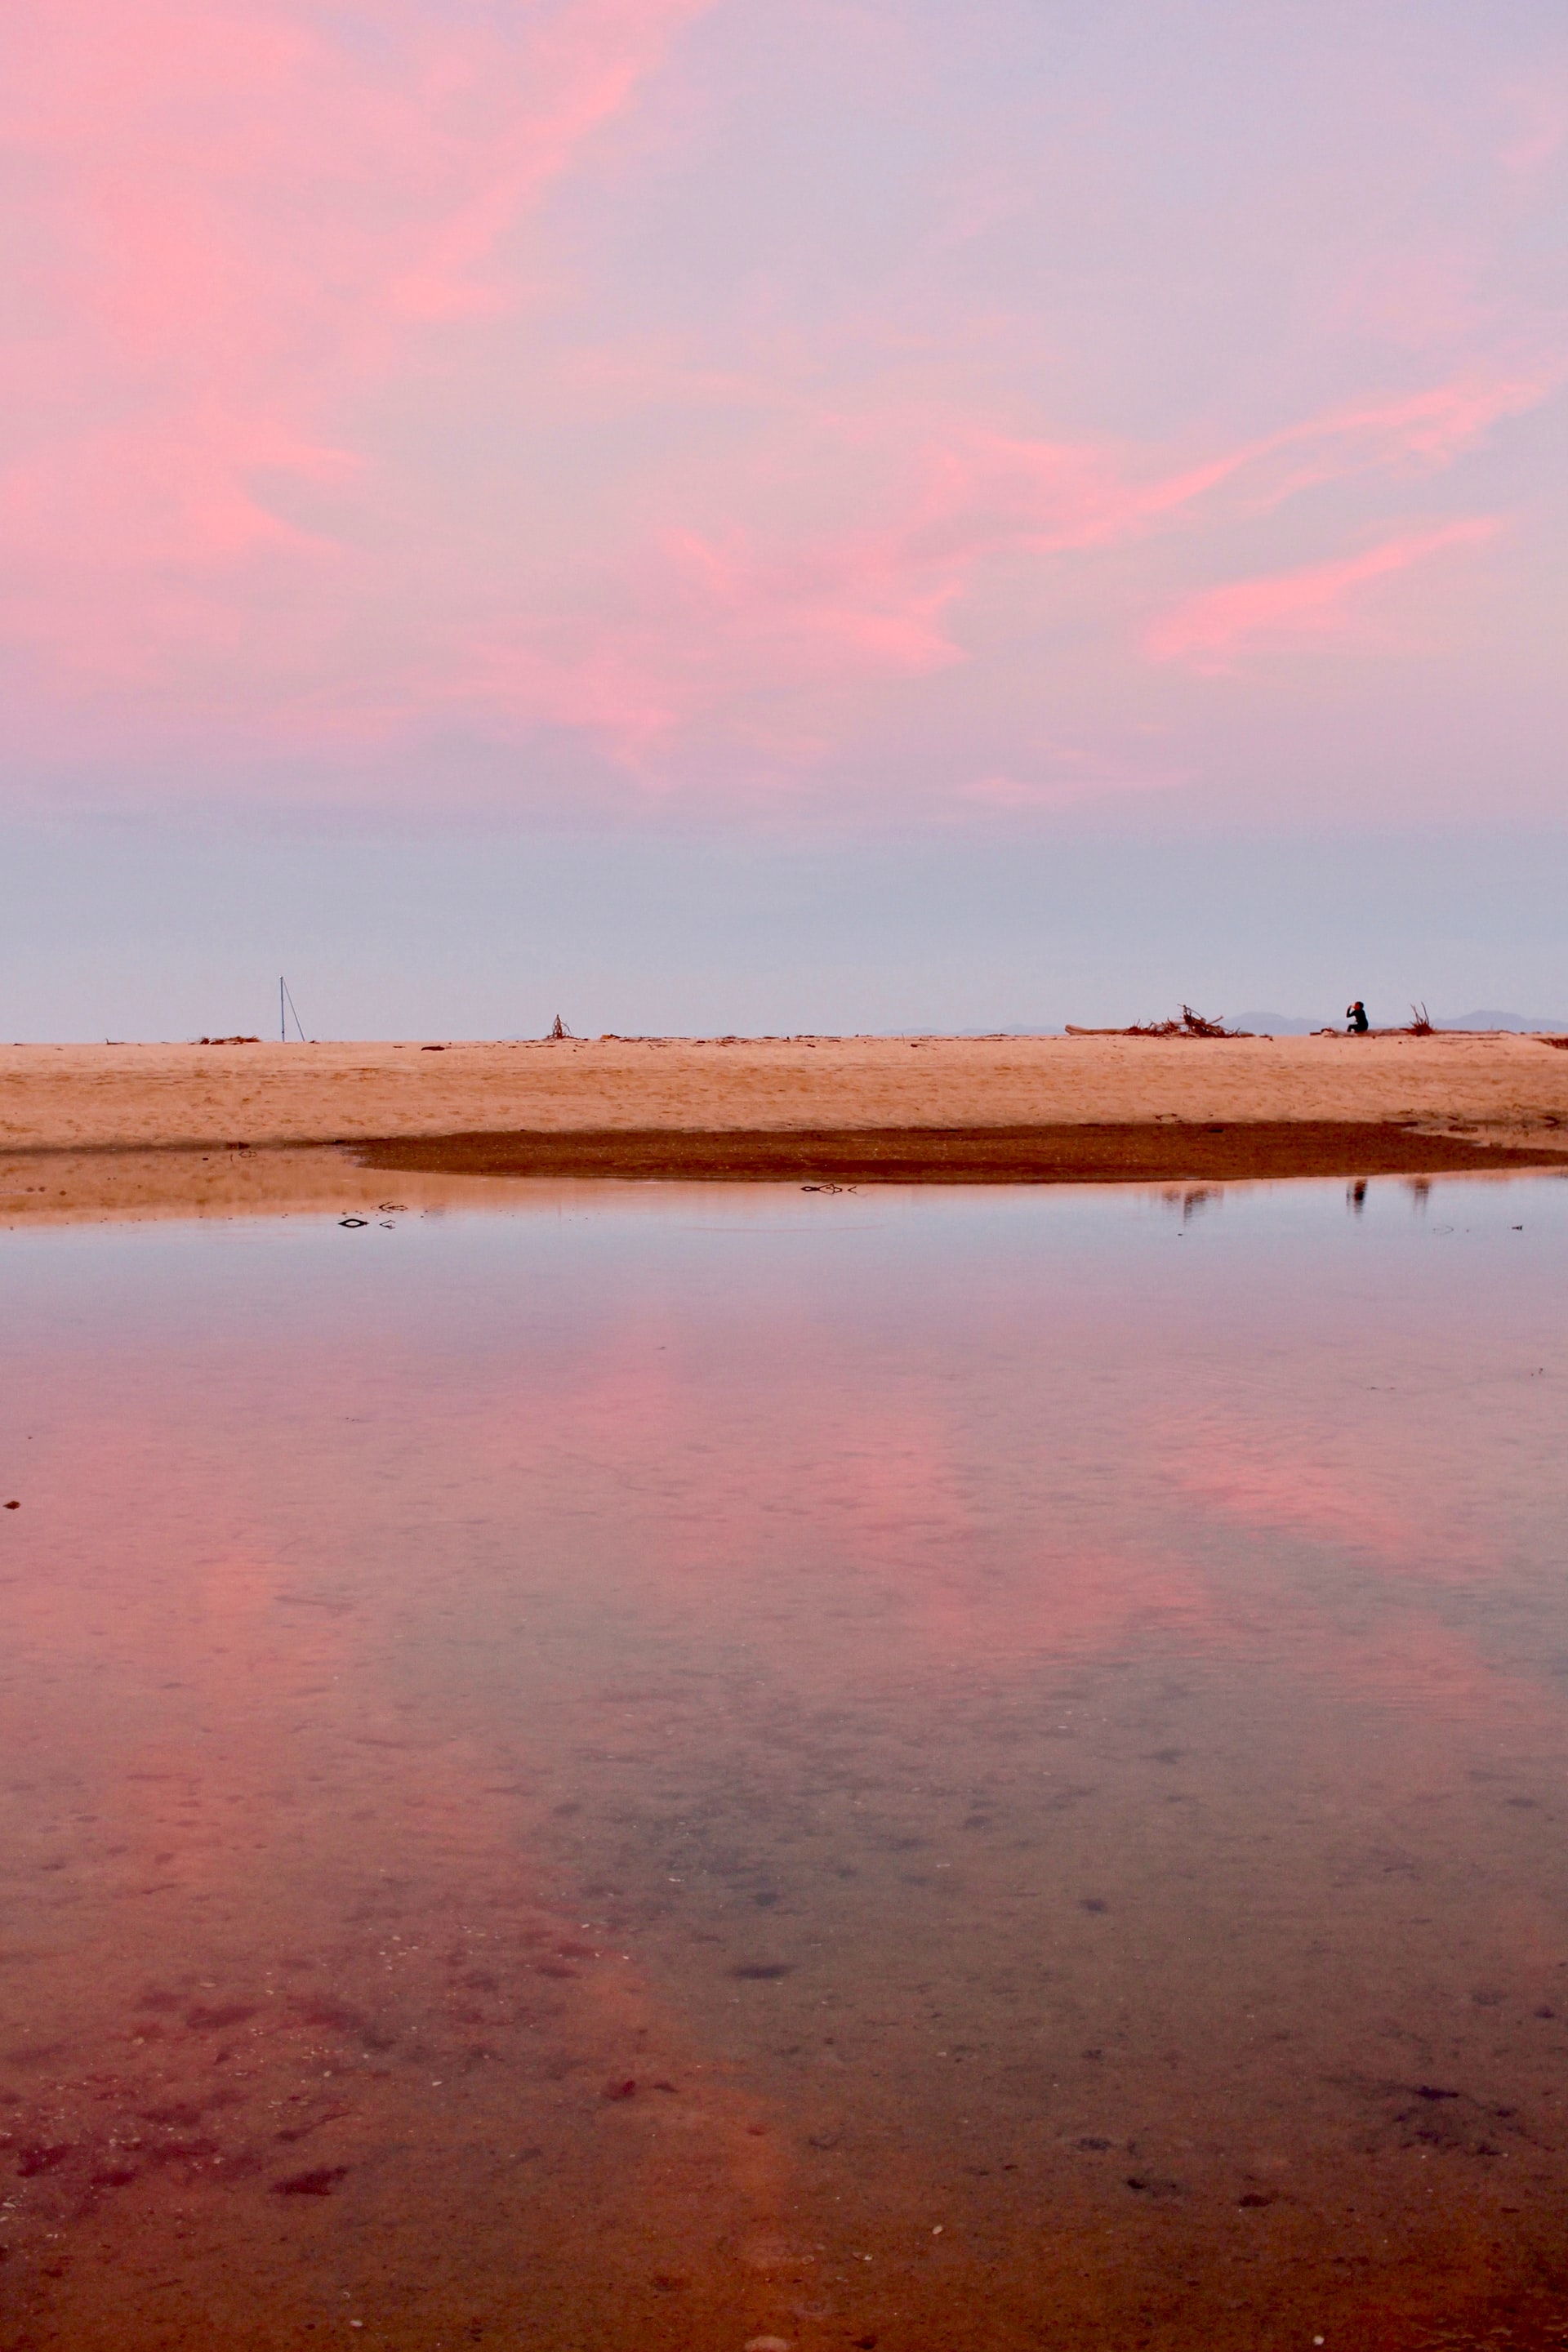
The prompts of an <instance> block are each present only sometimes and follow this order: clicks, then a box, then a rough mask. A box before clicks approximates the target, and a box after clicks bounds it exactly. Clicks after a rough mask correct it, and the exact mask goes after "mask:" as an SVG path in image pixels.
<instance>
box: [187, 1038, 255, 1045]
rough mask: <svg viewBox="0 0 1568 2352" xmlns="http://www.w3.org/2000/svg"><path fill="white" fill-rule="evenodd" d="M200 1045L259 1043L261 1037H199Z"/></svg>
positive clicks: (198, 1043)
mask: <svg viewBox="0 0 1568 2352" xmlns="http://www.w3.org/2000/svg"><path fill="white" fill-rule="evenodd" d="M196 1043H197V1045H260V1043H261V1040H260V1038H259V1037H198V1038H197V1039H196Z"/></svg>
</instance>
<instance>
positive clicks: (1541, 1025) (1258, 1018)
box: [1226, 1005, 1568, 1037]
mask: <svg viewBox="0 0 1568 2352" xmlns="http://www.w3.org/2000/svg"><path fill="white" fill-rule="evenodd" d="M1370 1010H1371V1013H1372V1017H1373V1026H1374V1027H1378V1028H1384V1027H1386V1028H1392V1029H1398V1028H1402V1027H1403V1026H1404V1023H1403V1022H1401V1021H1400V1019H1399V1017H1398V1015H1397V1014H1396V1013H1395V1014H1392V1015H1385V1014H1384V1012H1383V1008H1382V1007H1381V1006H1377V1005H1373V1006H1372V1007H1371V1008H1370ZM1409 1017H1410V1016H1409V1013H1408V1012H1406V1013H1405V1019H1406V1020H1408V1019H1409ZM1343 1026H1344V1014H1343V1013H1340V1014H1339V1015H1338V1016H1337V1017H1336V1018H1334V1019H1332V1020H1318V1021H1304V1020H1299V1019H1298V1018H1297V1017H1296V1016H1295V1015H1294V1014H1292V1013H1237V1015H1236V1017H1235V1019H1234V1020H1232V1021H1227V1022H1226V1028H1227V1029H1256V1030H1258V1031H1259V1032H1260V1033H1261V1034H1263V1035H1265V1036H1268V1037H1310V1035H1311V1034H1312V1032H1313V1030H1314V1029H1342V1028H1343ZM1432 1026H1433V1028H1434V1029H1512V1030H1515V1031H1521V1032H1528V1031H1531V1030H1535V1029H1546V1030H1550V1031H1552V1033H1553V1034H1556V1035H1558V1036H1561V1035H1562V1034H1563V1032H1564V1031H1565V1030H1568V1021H1565V1020H1563V1019H1557V1020H1552V1019H1550V1018H1549V1017H1548V1016H1547V1015H1546V1014H1545V1013H1434V1014H1433V1015H1432Z"/></svg>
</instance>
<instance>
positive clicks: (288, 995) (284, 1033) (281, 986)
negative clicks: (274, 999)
mask: <svg viewBox="0 0 1568 2352" xmlns="http://www.w3.org/2000/svg"><path fill="white" fill-rule="evenodd" d="M285 1003H287V1005H288V1007H289V1012H290V1013H292V1014H293V1015H294V1026H295V1028H296V1029H297V1030H298V1031H299V1032H300V1045H305V1044H306V1043H307V1042H308V1040H307V1038H306V1035H305V1029H304V1024H303V1023H302V1022H301V1021H300V1008H299V1006H298V1005H297V1004H296V1003H295V1002H294V992H293V990H292V989H291V988H289V985H288V983H287V982H285V981H284V980H283V979H282V978H281V977H279V982H278V1034H279V1036H280V1037H281V1038H282V1040H283V1043H284V1044H285V1045H287V1044H288V1043H289V1024H288V1022H287V1020H286V1019H285V1018H284V1013H283V1007H284V1005H285Z"/></svg>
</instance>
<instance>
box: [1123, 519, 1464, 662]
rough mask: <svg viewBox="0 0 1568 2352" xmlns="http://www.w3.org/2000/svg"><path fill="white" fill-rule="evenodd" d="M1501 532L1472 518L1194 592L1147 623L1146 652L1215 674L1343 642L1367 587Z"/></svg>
mask: <svg viewBox="0 0 1568 2352" xmlns="http://www.w3.org/2000/svg"><path fill="white" fill-rule="evenodd" d="M1500 529H1501V520H1500V518H1499V517H1497V516H1489V515H1477V516H1472V517H1470V518H1468V520H1464V521H1462V522H1451V523H1444V524H1442V525H1441V526H1439V527H1438V528H1437V529H1436V530H1423V531H1408V532H1405V533H1404V534H1403V535H1402V536H1401V537H1399V538H1397V539H1390V540H1384V541H1383V542H1382V544H1381V545H1379V546H1377V547H1371V548H1367V549H1366V550H1365V551H1363V553H1362V554H1360V555H1352V556H1346V557H1343V558H1341V559H1339V560H1337V561H1335V562H1327V563H1306V564H1300V565H1299V566H1297V568H1296V569H1295V570H1293V571H1289V572H1273V573H1269V574H1265V575H1263V576H1260V577H1258V578H1254V579H1250V580H1233V581H1228V582H1226V583H1225V585H1224V586H1222V587H1218V588H1207V589H1204V590H1201V591H1200V592H1199V593H1198V594H1196V595H1195V596H1188V597H1185V598H1184V599H1183V601H1182V602H1181V603H1180V604H1177V605H1175V606H1174V607H1173V609H1172V610H1171V611H1170V612H1168V613H1166V614H1163V616H1162V618H1160V619H1159V620H1157V621H1156V622H1155V623H1154V624H1153V625H1152V628H1151V629H1150V631H1149V633H1148V637H1147V648H1148V652H1149V654H1150V656H1151V657H1152V659H1153V660H1154V661H1158V662H1180V663H1183V664H1184V665H1185V667H1188V668H1190V669H1196V670H1202V671H1206V672H1208V673H1209V674H1210V675H1219V674H1221V673H1223V672H1225V671H1226V670H1230V669H1234V668H1235V667H1237V663H1238V662H1239V660H1240V659H1241V657H1242V656H1243V655H1244V654H1246V653H1249V652H1260V651H1263V652H1279V651H1284V650H1289V649H1293V648H1295V647H1298V646H1301V645H1303V644H1308V643H1310V642H1312V641H1314V640H1318V639H1321V638H1323V637H1325V636H1330V635H1340V636H1343V635H1347V634H1349V633H1351V632H1352V631H1353V630H1355V629H1357V628H1358V627H1359V626H1360V624H1361V614H1360V611H1359V608H1358V598H1359V596H1360V593H1361V592H1362V591H1363V590H1364V589H1366V588H1367V587H1369V586H1370V585H1371V584H1372V583H1373V582H1374V581H1379V580H1386V579H1388V578H1389V577H1390V576H1391V575H1393V574H1394V573H1396V572H1408V571H1409V570H1410V569H1411V568H1412V566H1413V565H1415V564H1421V563H1426V562H1430V561H1431V559H1432V558H1433V557H1434V556H1436V555H1440V554H1442V553H1444V552H1445V551H1447V550H1448V549H1451V548H1457V547H1474V546H1476V545H1478V544H1479V543H1480V542H1481V541H1486V540H1489V539H1492V538H1495V536H1496V534H1497V532H1498V531H1499V530H1500Z"/></svg>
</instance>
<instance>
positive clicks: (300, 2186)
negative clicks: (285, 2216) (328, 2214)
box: [272, 2164, 348, 2197]
mask: <svg viewBox="0 0 1568 2352" xmlns="http://www.w3.org/2000/svg"><path fill="white" fill-rule="evenodd" d="M347 2172H348V2166H347V2165H346V2164H318V2165H317V2166H316V2168H315V2169H314V2171H312V2172H291V2173H290V2174H289V2178H288V2179H287V2180H275V2181H274V2182H273V2184H272V2193H273V2195H274V2196H275V2197H330V2196H331V2193H332V2190H333V2189H334V2188H335V2187H336V2186H337V2184H338V2182H339V2181H340V2180H342V2179H344V2178H345V2177H346V2175H347Z"/></svg>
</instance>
